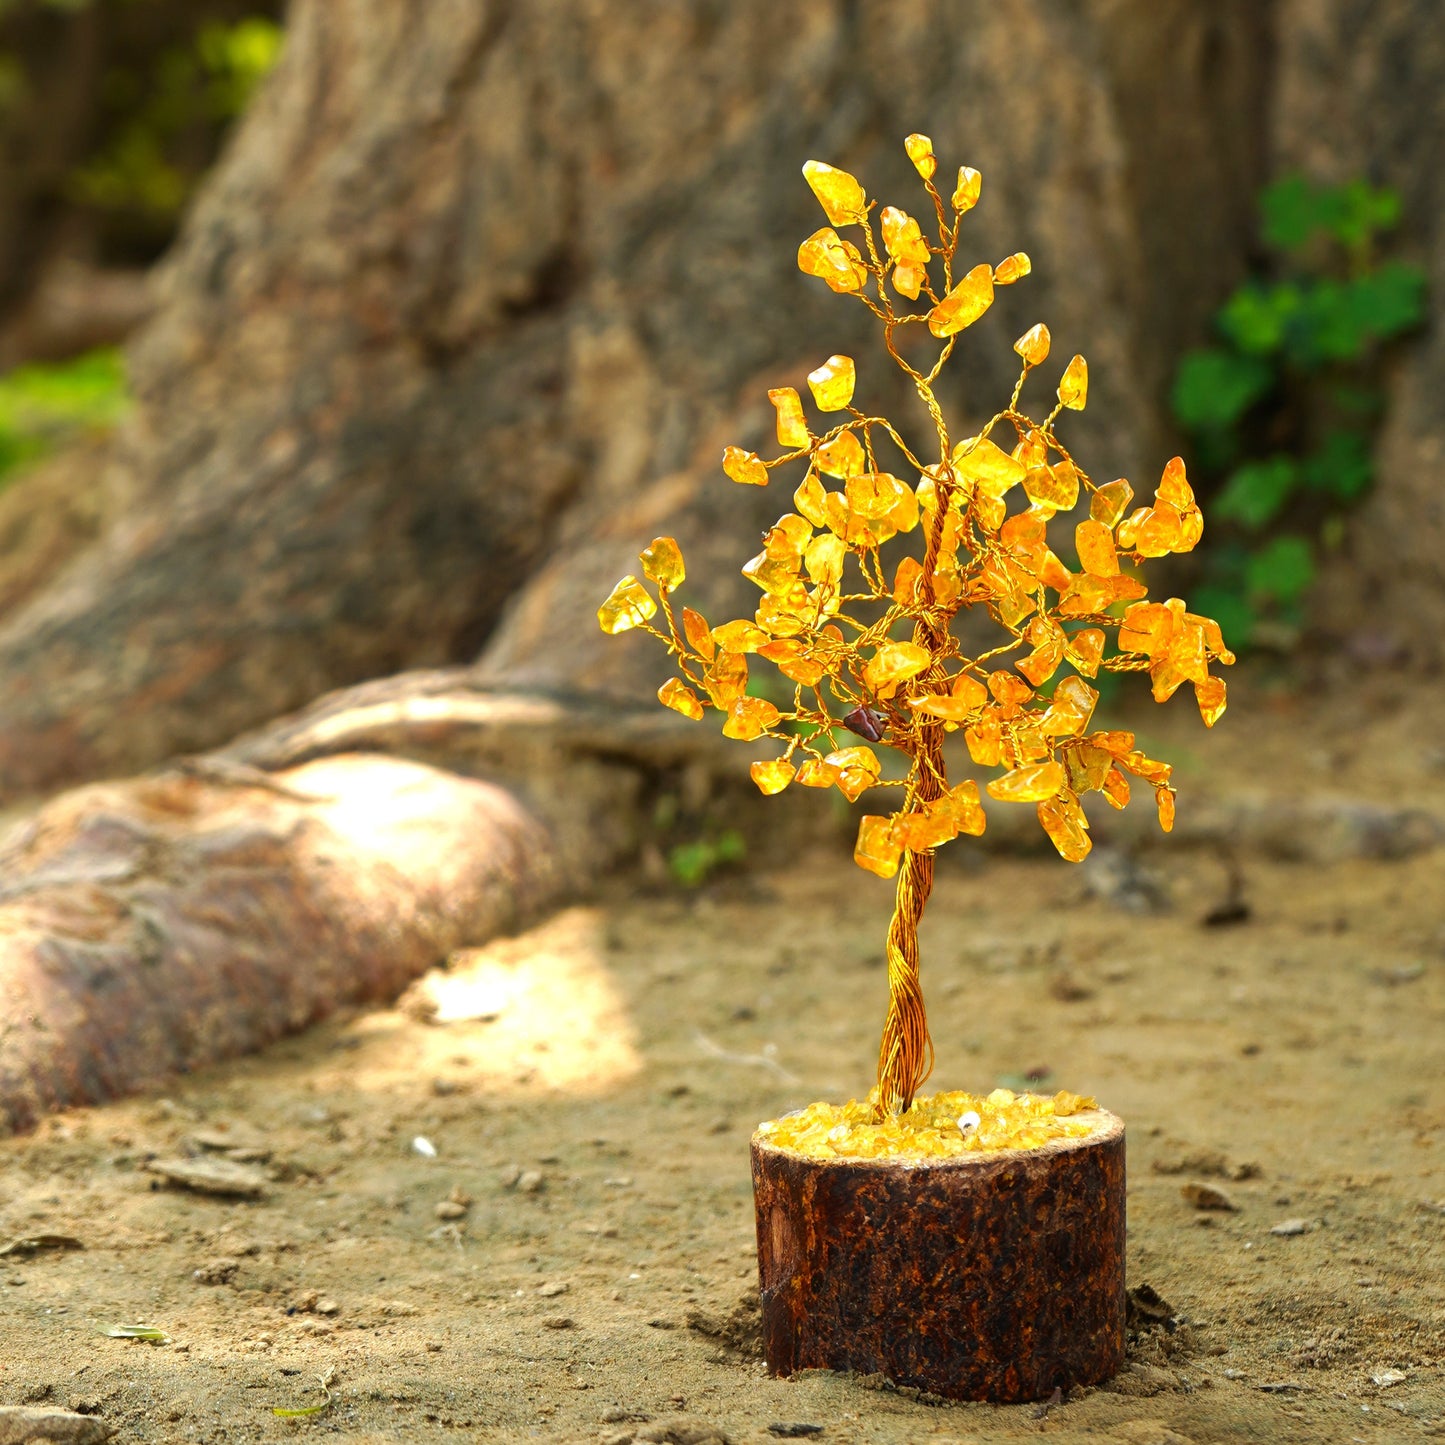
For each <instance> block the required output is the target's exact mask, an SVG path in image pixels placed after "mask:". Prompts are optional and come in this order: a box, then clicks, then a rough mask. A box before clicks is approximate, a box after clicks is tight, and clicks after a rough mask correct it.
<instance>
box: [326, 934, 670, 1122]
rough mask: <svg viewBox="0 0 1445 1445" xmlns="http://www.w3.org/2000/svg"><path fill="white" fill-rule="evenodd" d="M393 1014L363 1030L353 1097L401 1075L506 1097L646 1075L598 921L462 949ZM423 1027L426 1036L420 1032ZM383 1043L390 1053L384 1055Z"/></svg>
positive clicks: (594, 1087) (589, 1087)
mask: <svg viewBox="0 0 1445 1445" xmlns="http://www.w3.org/2000/svg"><path fill="white" fill-rule="evenodd" d="M397 1009H398V1011H399V1012H400V1014H401V1015H403V1016H404V1018H399V1017H398V1012H397V1011H390V1010H389V1011H386V1012H383V1013H376V1014H372V1015H368V1016H365V1017H363V1018H360V1019H358V1020H357V1022H356V1024H355V1025H354V1028H353V1033H354V1034H356V1035H358V1036H360V1037H361V1038H362V1040H363V1041H364V1042H363V1044H362V1047H361V1050H360V1052H359V1054H358V1055H357V1056H356V1057H355V1058H354V1059H353V1063H354V1065H355V1067H354V1068H352V1069H349V1070H348V1071H347V1076H348V1082H349V1083H350V1084H351V1085H352V1086H355V1087H359V1088H363V1089H367V1088H380V1087H384V1086H385V1085H386V1083H387V1082H388V1080H389V1079H390V1078H392V1077H394V1076H396V1075H405V1076H407V1077H408V1078H415V1077H416V1076H417V1074H418V1073H423V1074H429V1075H431V1076H432V1077H435V1078H446V1077H449V1076H455V1075H456V1074H457V1070H458V1068H461V1069H462V1070H463V1074H462V1077H464V1078H465V1079H466V1080H467V1082H468V1083H469V1084H471V1085H472V1086H475V1087H478V1088H482V1089H487V1090H495V1091H501V1092H505V1091H508V1090H510V1089H512V1088H517V1087H525V1088H528V1089H535V1088H538V1087H541V1088H553V1089H563V1090H567V1091H569V1092H573V1093H586V1094H598V1093H602V1092H604V1091H605V1090H608V1089H610V1088H613V1087H614V1086H616V1085H617V1084H619V1083H621V1082H623V1081H624V1080H626V1079H629V1078H631V1077H632V1076H633V1075H635V1074H636V1073H637V1072H638V1071H639V1070H640V1069H641V1067H642V1059H641V1056H640V1055H639V1053H638V1051H637V1032H636V1029H635V1027H634V1025H633V1023H632V1020H631V1017H630V1015H629V1013H628V1010H627V1007H626V1005H625V1004H624V1003H623V1000H622V996H621V994H620V993H619V991H618V989H617V987H616V985H615V983H614V982H613V979H612V976H611V974H610V972H609V970H608V968H607V964H606V962H605V960H604V950H603V946H602V919H601V914H600V913H599V912H598V910H596V909H592V908H572V909H568V910H566V911H565V912H562V913H559V914H557V915H556V916H555V917H554V918H550V919H548V920H547V922H545V923H543V924H541V925H540V926H539V927H537V928H534V929H532V930H531V931H530V932H528V933H524V934H520V935H518V936H517V937H515V938H504V939H497V940H494V941H493V942H491V943H489V944H487V945H485V946H484V947H481V948H464V949H458V950H457V952H456V953H454V954H453V955H452V957H451V959H450V960H449V962H448V964H447V965H446V966H445V967H443V968H436V969H433V970H432V971H431V972H430V973H428V974H427V975H426V976H425V977H423V978H421V979H419V980H418V981H417V982H416V983H415V984H414V985H412V987H411V988H410V989H408V990H407V992H406V994H405V995H404V996H403V997H402V999H401V1000H400V1002H399V1004H398V1006H397ZM418 1024H420V1026H418ZM383 1038H384V1040H385V1043H384V1047H378V1046H379V1045H382V1042H383Z"/></svg>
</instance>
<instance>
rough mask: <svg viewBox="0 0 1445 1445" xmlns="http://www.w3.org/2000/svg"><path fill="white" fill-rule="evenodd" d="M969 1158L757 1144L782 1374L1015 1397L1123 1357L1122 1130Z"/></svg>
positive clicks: (766, 1345) (769, 1324)
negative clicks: (848, 1375) (818, 1373)
mask: <svg viewBox="0 0 1445 1445" xmlns="http://www.w3.org/2000/svg"><path fill="white" fill-rule="evenodd" d="M1078 1117H1079V1118H1080V1119H1081V1120H1084V1121H1086V1122H1088V1123H1090V1124H1091V1125H1092V1129H1091V1132H1090V1133H1089V1134H1087V1135H1086V1136H1084V1137H1082V1138H1074V1139H1059V1140H1056V1141H1054V1142H1052V1143H1049V1144H1045V1145H1043V1146H1041V1147H1040V1148H1037V1149H1009V1150H1000V1151H998V1152H996V1153H978V1154H968V1155H965V1156H963V1157H961V1158H955V1159H929V1160H924V1161H916V1160H915V1161H909V1160H904V1159H810V1158H807V1157H806V1156H804V1155H802V1154H800V1153H798V1152H796V1151H794V1150H791V1149H783V1148H779V1147H778V1146H777V1145H774V1144H769V1143H767V1142H766V1141H765V1140H762V1139H758V1138H754V1140H753V1192H754V1198H755V1201H756V1205H757V1223H758V1272H759V1276H760V1281H761V1285H762V1299H763V1350H764V1354H765V1356H766V1358H767V1363H768V1369H769V1371H770V1372H771V1373H772V1374H775V1375H792V1374H795V1373H796V1372H797V1371H799V1370H809V1369H829V1370H855V1371H857V1372H858V1373H860V1374H878V1373H881V1374H884V1375H886V1376H887V1377H888V1378H889V1379H890V1380H892V1381H893V1383H894V1384H896V1385H909V1386H914V1387H916V1388H919V1389H923V1390H927V1391H931V1392H932V1393H933V1394H936V1395H942V1396H947V1397H949V1398H952V1399H961V1400H992V1401H995V1402H998V1403H1001V1404H1005V1403H1016V1402H1020V1401H1026V1400H1038V1399H1043V1398H1045V1397H1046V1396H1048V1395H1050V1394H1051V1393H1052V1392H1053V1391H1054V1390H1055V1389H1057V1388H1063V1389H1068V1388H1070V1387H1071V1386H1076V1385H1092V1384H1097V1383H1099V1382H1100V1381H1102V1380H1107V1379H1109V1378H1110V1377H1111V1376H1112V1375H1114V1374H1115V1373H1116V1372H1117V1371H1118V1369H1119V1367H1120V1366H1121V1365H1122V1364H1123V1362H1124V1124H1123V1121H1122V1120H1120V1119H1119V1118H1117V1117H1116V1116H1115V1115H1113V1114H1110V1113H1108V1112H1107V1111H1105V1110H1102V1109H1100V1110H1096V1111H1091V1112H1090V1113H1088V1114H1081V1115H1079V1116H1078Z"/></svg>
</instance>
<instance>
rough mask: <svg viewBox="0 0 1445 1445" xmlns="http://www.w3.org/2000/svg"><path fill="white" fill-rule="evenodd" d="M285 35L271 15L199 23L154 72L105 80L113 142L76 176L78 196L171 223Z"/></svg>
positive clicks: (126, 73)
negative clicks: (191, 36) (232, 20)
mask: <svg viewBox="0 0 1445 1445" xmlns="http://www.w3.org/2000/svg"><path fill="white" fill-rule="evenodd" d="M282 39H283V35H282V30H281V27H280V26H279V25H277V24H276V22H275V21H273V20H271V19H269V18H267V17H266V16H263V15H251V16H247V17H245V18H243V19H241V20H238V21H236V22H235V23H234V24H224V23H222V22H220V21H211V22H207V23H205V24H203V25H201V26H200V28H199V29H198V30H197V31H196V32H195V34H194V36H193V38H192V39H191V40H190V41H188V42H187V43H185V44H180V45H172V46H168V47H167V48H166V49H165V50H163V51H161V53H160V54H159V55H157V56H156V57H155V61H154V64H153V65H152V67H151V69H150V70H149V72H147V73H145V74H139V73H136V72H133V71H128V70H116V71H113V72H112V73H111V74H110V75H108V76H107V77H106V81H105V91H106V96H105V98H106V102H107V107H108V109H109V110H110V111H111V113H112V115H113V117H114V119H113V123H112V126H111V135H110V139H109V140H108V141H107V142H106V144H105V145H104V146H102V147H101V149H100V150H99V151H98V152H97V153H96V154H95V155H93V156H92V157H91V158H90V159H89V160H88V161H87V162H85V164H83V165H82V166H80V167H79V168H78V169H77V170H76V172H75V174H74V175H73V176H72V178H71V189H72V191H73V192H74V194H75V196H76V198H77V199H79V200H81V201H83V202H85V203H86V204H88V205H90V206H94V207H96V208H97V209H100V210H103V211H121V210H126V211H135V212H139V213H142V214H145V215H149V216H152V217H155V218H158V219H161V220H167V221H168V220H170V219H171V218H173V217H174V215H175V214H176V212H178V211H179V210H180V208H181V206H182V205H183V204H184V203H185V201H186V200H187V199H188V198H189V196H190V194H191V192H192V190H193V189H194V188H195V185H196V182H197V181H198V180H199V179H200V176H201V174H202V173H203V171H204V169H205V166H206V164H207V163H208V161H209V157H210V156H211V154H212V153H213V151H214V147H215V144H216V143H217V142H218V136H219V133H220V131H221V130H222V129H224V127H225V126H226V125H227V124H228V123H229V122H230V121H232V120H234V119H235V118H236V117H237V116H238V115H240V113H241V112H242V111H243V110H244V109H245V107H246V103H247V102H248V101H249V100H250V98H251V95H252V94H253V92H254V91H255V89H256V86H257V85H258V84H260V82H261V80H262V79H263V78H264V77H265V75H266V74H267V72H268V71H269V70H270V69H271V67H272V66H273V65H275V63H276V61H277V59H278V58H279V56H280V54H281V44H282Z"/></svg>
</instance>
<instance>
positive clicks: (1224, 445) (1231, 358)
mask: <svg viewBox="0 0 1445 1445" xmlns="http://www.w3.org/2000/svg"><path fill="white" fill-rule="evenodd" d="M1399 220H1400V200H1399V197H1398V196H1397V195H1396V193H1395V192H1394V191H1391V190H1388V189H1384V188H1374V187H1371V186H1369V185H1368V184H1366V183H1365V182H1364V181H1360V180H1354V181H1350V182H1348V183H1346V184H1344V185H1338V186H1326V185H1317V184H1315V183H1313V182H1311V181H1309V180H1307V179H1306V178H1305V177H1303V176H1299V175H1291V176H1286V177H1284V178H1283V179H1281V180H1279V181H1276V182H1275V183H1274V184H1273V185H1271V186H1269V187H1268V188H1267V189H1266V190H1265V191H1264V192H1263V193H1262V195H1261V196H1260V222H1261V224H1260V235H1261V240H1262V242H1263V245H1264V248H1265V259H1264V262H1263V264H1261V265H1260V266H1259V267H1258V268H1257V269H1256V271H1255V274H1253V275H1252V276H1250V277H1249V279H1248V280H1246V281H1245V282H1244V283H1243V284H1242V285H1241V286H1239V287H1238V288H1237V289H1236V290H1235V291H1234V292H1233V294H1232V295H1230V296H1229V297H1228V299H1227V300H1226V301H1225V302H1224V304H1223V305H1222V306H1221V307H1220V309H1219V311H1218V312H1217V314H1216V316H1215V331H1216V333H1217V337H1218V339H1217V340H1216V342H1215V343H1214V344H1213V345H1211V346H1207V347H1203V348H1200V349H1198V350H1194V351H1190V352H1189V353H1187V354H1186V355H1185V357H1184V359H1183V361H1182V362H1181V364H1180V366H1179V370H1178V373H1177V375H1176V377H1175V381H1174V387H1173V391H1172V393H1171V398H1170V399H1171V403H1172V407H1173V412H1174V416H1175V418H1176V420H1177V421H1178V422H1179V423H1180V424H1181V425H1182V426H1183V427H1184V429H1185V430H1186V431H1187V433H1188V434H1189V437H1190V440H1191V443H1192V447H1193V457H1192V461H1193V463H1194V467H1193V468H1192V470H1197V471H1198V473H1199V474H1200V475H1201V476H1203V477H1205V478H1210V477H1212V478H1213V479H1215V481H1216V483H1217V485H1218V486H1219V490H1218V492H1217V494H1216V496H1215V498H1214V501H1213V504H1212V506H1211V508H1210V521H1211V524H1220V523H1222V524H1224V525H1223V527H1216V529H1215V530H1214V532H1213V535H1212V537H1210V538H1208V539H1207V544H1208V550H1207V551H1206V552H1205V553H1204V554H1203V561H1204V566H1205V574H1206V575H1205V585H1204V586H1203V587H1202V588H1201V589H1200V592H1199V595H1198V604H1199V607H1200V609H1201V610H1202V611H1204V612H1205V613H1207V614H1208V615H1210V616H1213V617H1216V618H1218V619H1219V621H1220V623H1221V625H1222V626H1223V629H1224V633H1225V636H1226V638H1228V639H1229V641H1230V642H1231V644H1232V645H1234V646H1247V645H1248V644H1250V643H1251V642H1254V643H1265V642H1274V643H1277V644H1278V643H1289V642H1291V641H1293V640H1294V638H1295V637H1296V636H1297V635H1298V629H1299V627H1300V624H1301V622H1302V620H1303V615H1302V610H1303V602H1304V596H1305V593H1306V591H1307V589H1308V588H1309V586H1310V584H1311V582H1313V580H1314V578H1315V575H1316V571H1317V564H1318V560H1319V556H1320V553H1321V551H1322V550H1326V549H1330V548H1333V547H1336V546H1338V545H1339V543H1340V541H1341V539H1342V536H1343V531H1344V524H1345V517H1346V514H1347V513H1348V510H1349V508H1350V507H1351V506H1352V505H1353V504H1354V503H1355V502H1357V501H1358V500H1359V498H1360V497H1361V496H1362V495H1363V494H1364V493H1365V491H1366V490H1367V489H1368V488H1369V486H1370V482H1371V480H1372V477H1373V471H1372V463H1371V446H1372V441H1373V437H1374V432H1375V429H1376V427H1377V425H1378V423H1379V420H1380V416H1381V411H1382V408H1383V396H1384V394H1383V390H1382V386H1381V367H1382V365H1383V362H1384V360H1385V356H1386V352H1387V348H1388V345H1389V343H1390V342H1391V341H1393V340H1395V339H1396V338H1398V337H1400V336H1402V335H1404V334H1405V333H1406V332H1408V331H1411V330H1412V329H1414V328H1415V327H1417V326H1419V325H1420V324H1421V322H1422V321H1423V319H1424V316H1425V278H1424V274H1423V272H1422V271H1421V270H1420V269H1419V268H1418V267H1416V266H1412V265H1409V264H1407V263H1406V262H1404V261H1401V260H1397V259H1391V258H1388V257H1382V255H1381V247H1380V240H1381V238H1382V237H1383V236H1385V235H1386V234H1387V233H1388V232H1390V231H1391V230H1393V229H1394V228H1395V226H1396V225H1398V223H1399Z"/></svg>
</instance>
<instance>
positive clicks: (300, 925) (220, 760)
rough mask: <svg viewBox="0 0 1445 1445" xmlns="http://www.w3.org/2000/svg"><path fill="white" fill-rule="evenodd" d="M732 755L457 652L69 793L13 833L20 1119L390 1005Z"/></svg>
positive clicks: (15, 1104) (0, 853) (7, 1010)
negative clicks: (649, 782)
mask: <svg viewBox="0 0 1445 1445" xmlns="http://www.w3.org/2000/svg"><path fill="white" fill-rule="evenodd" d="M722 746H724V747H725V744H724V745H722ZM718 747H719V740H718V739H715V738H713V737H712V736H711V735H708V734H704V733H702V731H701V730H696V729H693V728H691V727H690V726H689V725H688V724H686V723H684V722H682V721H681V720H680V719H678V718H677V717H676V716H675V715H674V714H671V713H666V712H664V711H663V710H662V709H661V708H657V707H655V706H651V707H648V708H646V709H629V708H627V707H626V706H623V705H617V704H599V703H598V702H597V700H596V699H588V698H582V697H548V696H543V695H530V696H529V695H518V694H507V693H499V692H497V691H496V690H495V689H492V688H488V687H486V686H485V685H484V684H481V683H479V682H478V680H477V678H476V676H475V674H474V673H473V672H472V671H470V670H468V669H461V668H457V669H451V670H442V671H436V672H427V673H415V674H404V675H402V676H400V677H396V678H388V679H384V680H381V681H378V682H373V683H367V684H363V685H362V686H359V687H356V688H352V689H348V690H346V691H343V692H340V693H337V694H334V695H332V696H329V697H326V698H322V699H320V700H319V701H318V702H317V703H316V704H314V705H313V706H312V707H310V708H308V709H306V710H305V711H303V712H302V713H299V714H297V715H296V716H294V717H290V718H283V719H281V720H280V721H278V722H277V723H275V724H273V725H271V726H270V727H268V728H266V729H263V730H260V731H258V732H256V733H253V734H250V735H248V736H246V737H243V738H240V739H238V740H237V741H236V742H234V743H233V744H232V745H231V746H230V747H228V748H226V749H224V750H222V751H220V752H217V753H213V754H210V755H206V756H201V757H192V758H186V759H182V760H180V761H178V762H176V763H173V764H170V765H168V766H166V767H164V768H162V769H160V770H158V771H157V772H154V773H152V774H150V775H147V776H143V777H140V778H135V779H131V780H129V781H126V782H121V783H105V784H93V785H90V786H88V787H82V788H77V789H74V790H72V791H70V792H68V793H65V794H63V795H62V796H60V797H59V798H57V799H55V800H54V801H52V802H51V803H49V804H47V805H46V806H44V807H43V808H41V809H39V810H38V811H37V812H36V813H35V814H34V815H33V816H32V817H30V818H28V819H26V820H24V821H22V822H20V823H19V824H17V825H16V826H15V827H14V828H13V829H12V830H11V832H10V833H9V835H8V836H7V837H5V838H3V839H0V1018H3V1019H4V1020H6V1021H7V1022H6V1023H5V1025H4V1026H3V1028H0V1133H5V1132H9V1131H14V1130H17V1129H24V1128H27V1127H29V1126H30V1125H32V1124H33V1123H34V1122H35V1121H36V1119H38V1118H39V1117H40V1116H41V1115H43V1114H45V1113H47V1112H50V1111H52V1110H54V1109H58V1108H64V1107H67V1106H70V1105H74V1104H86V1103H96V1102H100V1101H102V1100H104V1099H107V1098H112V1097H115V1096H117V1095H120V1094H125V1093H131V1092H134V1091H135V1090H137V1089H140V1088H143V1087H146V1086H147V1085H151V1084H154V1083H156V1082H158V1081H159V1080H161V1079H163V1078H164V1077H165V1076H166V1075H168V1074H174V1073H176V1072H188V1071H190V1070H192V1069H195V1068H198V1067H200V1066H201V1065H204V1064H209V1063H214V1062H216V1061H218V1060H221V1059H225V1058H230V1057H234V1056H236V1055H238V1054H242V1053H248V1052H252V1051H254V1050H256V1049H258V1048H261V1047H263V1046H264V1045H266V1044H267V1043H270V1042H273V1041H274V1040H276V1039H278V1038H280V1037H282V1036H283V1035H285V1034H288V1033H294V1032H296V1031H297V1030H299V1029H302V1028H305V1027H307V1026H309V1025H310V1024H312V1023H315V1022H317V1021H319V1020H320V1019H322V1018H324V1017H326V1016H327V1015H328V1014H329V1013H331V1012H332V1011H334V1010H335V1009H337V1008H338V1007H341V1006H343V1005H345V1004H354V1003H367V1002H372V1003H376V1002H386V1001H389V1000H390V999H392V998H394V997H396V995H397V994H399V993H400V992H401V991H402V990H403V989H404V988H405V987H406V985H407V984H409V983H410V982H411V981H412V980H413V979H415V978H416V977H417V976H418V975H420V974H421V973H423V972H424V971H425V970H427V969H428V968H431V967H432V966H434V965H435V964H437V963H439V962H441V961H442V960H444V959H445V958H446V956H447V955H448V954H449V953H450V952H451V951H452V950H454V949H457V948H460V947H463V946H467V945H476V944H480V943H484V942H486V941H487V940H488V939H490V938H491V937H493V936H495V935H496V934H498V933H501V932H505V931H507V930H508V929H510V928H512V927H514V926H516V925H518V924H520V923H522V922H524V921H526V920H527V919H528V918H530V917H532V916H534V915H535V914H536V913H537V912H538V911H539V910H541V909H543V908H545V907H546V906H548V905H549V904H554V903H556V902H558V901H560V900H562V899H565V898H566V897H568V896H575V895H576V894H578V893H579V892H583V891H585V890H586V889H587V887H588V886H589V884H590V881H591V879H592V878H593V877H594V876H595V874H596V872H597V871H598V870H599V869H601V868H604V867H605V866H606V865H607V864H608V863H609V862H610V861H612V860H613V859H615V858H617V857H619V856H621V855H623V854H625V853H628V852H630V851H633V850H635V848H636V846H637V842H638V836H639V831H640V828H641V826H642V821H643V815H644V811H645V808H644V803H645V799H646V796H647V794H646V779H647V777H648V775H649V774H654V775H655V774H656V773H658V772H660V771H665V770H668V769H676V768H678V767H682V766H685V765H687V764H688V763H689V762H692V761H695V760H696V759H698V758H699V757H700V756H702V755H703V753H704V752H705V751H707V752H709V755H710V750H711V749H713V748H718ZM730 761H732V762H734V763H736V759H731V760H730ZM726 766H727V765H726V764H725V763H722V764H718V765H716V766H714V765H713V764H712V763H711V761H710V762H709V770H710V771H716V770H725V769H726ZM743 776H745V775H743Z"/></svg>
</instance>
